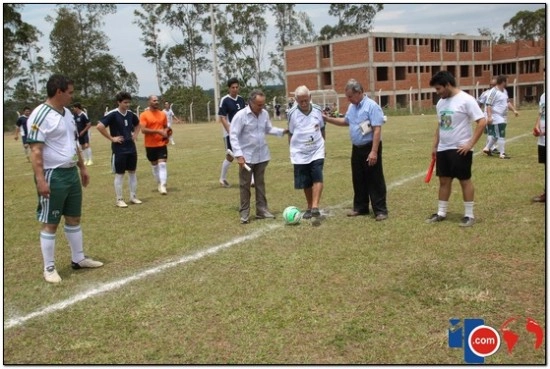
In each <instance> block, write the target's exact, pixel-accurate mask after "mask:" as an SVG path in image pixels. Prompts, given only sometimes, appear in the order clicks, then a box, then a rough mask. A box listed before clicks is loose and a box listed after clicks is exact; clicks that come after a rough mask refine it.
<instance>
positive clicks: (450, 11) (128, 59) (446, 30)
mask: <svg viewBox="0 0 550 369" xmlns="http://www.w3.org/2000/svg"><path fill="white" fill-rule="evenodd" d="M545 6H546V5H545V3H530V4H497V3H487V2H483V3H480V4H460V3H455V4H410V3H408V4H398V3H393V4H392V3H384V10H382V11H381V12H379V13H378V14H377V15H376V18H375V21H374V29H373V31H374V32H399V33H424V34H453V33H464V34H467V35H479V32H478V29H480V28H488V29H490V30H491V31H492V32H493V33H494V34H496V35H499V34H501V33H504V29H503V27H502V26H503V24H504V23H506V22H507V21H509V20H510V19H511V18H512V17H513V16H514V15H515V14H516V13H517V12H518V11H520V10H529V11H534V10H537V9H540V8H542V7H545ZM55 8H56V6H55V4H26V5H25V6H24V8H23V9H22V10H21V14H22V18H23V21H25V22H27V23H30V24H33V25H34V26H35V27H37V28H38V29H39V30H40V31H41V32H42V33H43V34H44V36H43V37H42V39H41V46H42V47H43V51H42V55H43V56H44V57H46V58H47V59H49V58H50V54H49V52H48V45H49V41H48V37H49V34H50V32H51V30H52V28H53V26H52V24H51V23H48V22H46V21H45V17H46V16H47V15H51V16H54V15H55ZM137 8H140V6H139V5H136V4H122V3H118V11H117V13H116V14H115V15H109V16H107V17H105V19H104V21H105V24H104V27H103V30H104V32H105V33H106V34H107V36H108V37H109V39H110V42H109V47H110V53H111V54H112V55H114V56H117V57H119V58H120V59H121V60H122V61H123V63H124V65H125V67H126V69H127V70H128V71H129V72H134V73H136V75H137V76H138V80H139V84H140V91H139V94H140V95H142V96H146V95H150V94H158V93H159V91H158V87H157V85H156V81H155V78H154V75H155V72H154V68H153V65H152V64H150V63H148V62H147V60H146V59H145V58H144V57H143V56H142V55H141V54H142V53H143V52H144V48H143V46H142V45H141V42H140V41H139V37H140V35H141V32H140V29H139V28H138V27H137V26H136V25H135V24H134V23H133V19H134V15H133V12H134V9H137ZM328 9H329V4H328V3H325V4H317V3H316V4H312V3H309V4H305V3H302V4H298V5H297V6H296V10H298V11H305V12H307V14H308V15H309V17H310V19H311V20H312V22H313V24H314V25H315V30H316V32H319V30H320V29H321V28H322V27H323V26H324V25H326V24H330V25H334V24H335V23H336V18H335V17H332V16H329V15H328ZM266 21H267V22H268V24H270V28H269V35H270V36H268V47H267V49H268V51H269V50H271V48H274V42H271V43H270V42H269V39H270V38H273V37H274V35H275V30H274V27H273V25H272V24H273V22H272V19H270V18H269V17H268V18H266ZM178 37H179V33H178V32H175V31H171V30H169V29H166V30H164V31H163V32H162V38H163V39H164V40H165V41H166V42H167V43H169V44H174V39H176V40H177V39H178ZM270 45H272V46H270ZM266 59H267V52H266ZM199 85H201V86H202V87H203V88H204V89H210V88H213V78H212V76H211V75H209V74H203V75H201V76H200V78H199Z"/></svg>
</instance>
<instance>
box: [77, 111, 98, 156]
mask: <svg viewBox="0 0 550 369" xmlns="http://www.w3.org/2000/svg"><path fill="white" fill-rule="evenodd" d="M73 115H74V121H75V123H76V129H77V130H78V143H79V144H80V149H81V151H82V159H84V164H86V165H92V164H93V163H94V162H93V161H92V148H91V147H90V136H89V132H88V131H89V130H90V128H91V127H92V122H91V121H90V119H89V118H88V115H86V113H85V112H84V110H82V104H80V103H78V102H77V103H74V104H73Z"/></svg>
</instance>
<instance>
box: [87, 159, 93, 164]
mask: <svg viewBox="0 0 550 369" xmlns="http://www.w3.org/2000/svg"><path fill="white" fill-rule="evenodd" d="M86 165H94V162H93V161H92V160H91V159H90V160H88V163H87V164H86Z"/></svg>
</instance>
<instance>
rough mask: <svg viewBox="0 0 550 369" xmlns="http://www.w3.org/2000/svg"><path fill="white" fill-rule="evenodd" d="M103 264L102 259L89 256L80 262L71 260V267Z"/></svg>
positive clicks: (77, 267)
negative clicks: (98, 259)
mask: <svg viewBox="0 0 550 369" xmlns="http://www.w3.org/2000/svg"><path fill="white" fill-rule="evenodd" d="M101 266H103V263H102V262H101V261H97V260H93V259H90V258H87V257H85V258H84V260H82V261H80V262H78V263H75V262H74V261H72V262H71V267H72V268H73V269H82V268H99V267H101Z"/></svg>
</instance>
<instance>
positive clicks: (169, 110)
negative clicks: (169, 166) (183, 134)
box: [163, 101, 179, 145]
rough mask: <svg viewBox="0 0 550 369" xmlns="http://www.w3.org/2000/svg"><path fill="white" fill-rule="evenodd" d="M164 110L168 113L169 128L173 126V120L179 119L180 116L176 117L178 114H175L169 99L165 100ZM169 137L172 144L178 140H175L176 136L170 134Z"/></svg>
mask: <svg viewBox="0 0 550 369" xmlns="http://www.w3.org/2000/svg"><path fill="white" fill-rule="evenodd" d="M163 112H164V114H166V119H167V120H168V128H172V121H174V120H176V121H179V118H178V117H176V114H174V112H173V111H172V106H171V105H170V103H169V102H168V101H165V102H164V110H163ZM168 138H169V139H170V143H171V144H172V145H175V144H176V142H174V137H173V136H172V135H170V136H168Z"/></svg>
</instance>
